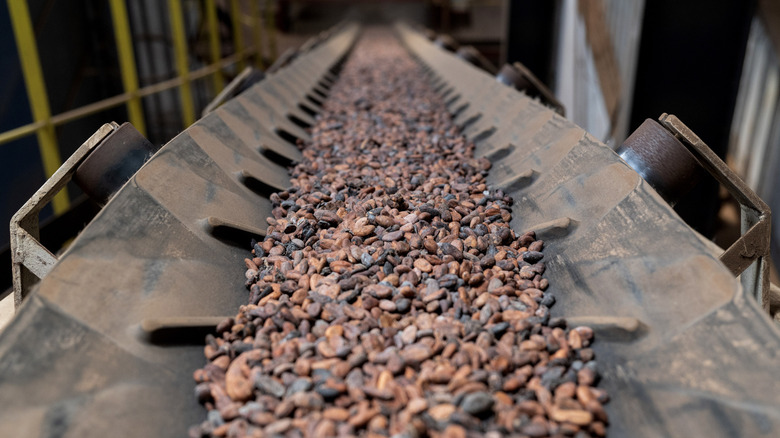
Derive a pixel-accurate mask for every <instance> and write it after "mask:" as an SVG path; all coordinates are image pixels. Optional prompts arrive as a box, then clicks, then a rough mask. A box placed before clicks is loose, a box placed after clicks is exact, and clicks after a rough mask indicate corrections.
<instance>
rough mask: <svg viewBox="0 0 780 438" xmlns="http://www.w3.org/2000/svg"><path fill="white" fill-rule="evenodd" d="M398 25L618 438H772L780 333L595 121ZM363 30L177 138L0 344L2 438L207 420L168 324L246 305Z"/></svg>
mask: <svg viewBox="0 0 780 438" xmlns="http://www.w3.org/2000/svg"><path fill="white" fill-rule="evenodd" d="M397 29H398V33H399V36H400V38H401V39H402V41H403V42H404V44H405V45H406V47H407V48H408V49H409V50H410V52H411V53H412V54H414V55H415V56H416V57H417V58H418V59H419V61H420V62H421V63H422V64H423V65H424V66H426V68H427V69H428V70H429V71H430V73H431V77H432V80H434V81H435V83H436V84H437V85H438V86H439V87H440V88H441V91H442V93H444V94H445V95H446V96H447V97H448V98H449V99H450V101H451V105H450V106H451V108H452V110H453V111H454V112H457V114H458V116H457V120H458V122H459V123H460V124H461V125H463V126H464V128H465V132H466V133H467V134H468V136H469V137H470V138H472V139H474V140H475V142H476V143H477V149H478V153H479V154H481V155H483V156H486V157H488V158H489V159H490V160H491V161H492V162H493V163H494V166H493V170H491V173H490V176H489V178H490V182H491V183H492V184H494V185H496V186H500V187H503V188H505V190H506V191H507V192H508V194H510V195H512V196H513V197H514V198H515V200H516V202H515V205H514V212H513V217H514V219H513V224H512V225H513V227H514V228H515V230H516V231H518V232H522V231H526V230H529V229H534V230H536V231H537V232H538V234H539V236H540V237H541V238H543V239H544V240H545V241H546V242H548V248H549V254H555V255H554V256H553V257H551V259H550V260H549V262H548V264H547V269H548V272H549V275H551V276H554V277H555V278H556V281H555V286H554V289H553V293H554V294H555V295H556V296H558V297H559V298H562V299H560V300H559V304H557V305H556V306H555V308H554V310H553V311H554V313H555V314H557V315H565V316H567V317H568V318H569V319H571V320H576V321H577V322H579V323H587V324H591V325H593V326H594V327H595V328H596V329H597V342H596V343H595V344H594V348H595V349H596V353H597V356H598V358H599V363H600V365H601V367H602V369H601V373H602V376H603V380H602V383H601V385H602V386H604V387H605V388H606V389H607V390H608V391H609V393H610V395H611V397H612V401H611V402H610V403H609V404H608V405H607V406H606V407H607V410H608V413H609V416H610V421H611V425H610V428H609V431H608V433H609V435H610V436H708V437H709V436H723V437H731V436H738V435H742V436H776V435H777V434H778V431H780V408H778V402H777V400H778V394H780V383H778V380H777V379H776V378H775V377H774V376H773V371H774V370H776V369H778V365H780V360H779V359H778V351H780V333H778V330H777V328H776V327H774V326H773V325H772V322H771V321H769V319H768V318H767V317H766V315H765V314H764V313H763V312H762V310H761V309H760V308H759V306H758V305H757V304H756V303H755V302H754V301H753V300H752V299H750V298H747V297H746V296H745V295H744V294H743V293H742V290H741V288H740V286H739V284H738V282H737V281H736V280H735V279H734V278H733V277H732V276H731V275H730V273H729V271H728V270H727V269H726V268H725V267H724V266H723V265H722V264H721V263H720V262H719V261H718V259H717V255H715V254H713V253H712V252H711V250H710V247H709V246H707V245H706V243H705V242H703V241H702V240H700V238H699V237H698V236H697V235H696V234H695V233H694V232H693V231H692V230H691V229H690V228H689V227H688V226H687V225H685V223H684V222H683V221H682V220H680V218H679V217H678V216H677V215H676V214H675V213H674V211H673V210H672V209H671V208H670V207H669V206H668V205H667V204H666V203H665V202H664V201H663V200H662V199H661V198H660V197H659V196H658V195H657V194H656V193H655V192H654V191H653V190H652V189H651V188H650V187H649V186H648V185H647V184H646V183H645V182H644V181H643V180H642V179H641V178H640V177H639V176H638V175H637V174H636V173H635V172H634V171H633V170H632V169H631V168H629V167H628V166H627V165H626V164H625V163H624V162H623V161H622V160H621V159H620V158H619V157H618V156H617V155H615V154H614V152H612V151H611V150H610V149H609V148H607V147H606V146H604V145H603V144H601V143H600V142H599V141H598V140H596V139H594V138H593V137H592V136H590V135H589V134H587V133H586V132H584V131H583V130H582V129H581V128H579V127H577V126H575V125H574V124H572V123H571V122H569V121H568V120H566V119H563V118H561V117H560V116H558V115H556V114H554V113H553V112H552V111H550V110H548V109H546V108H544V107H543V106H541V105H539V104H538V103H537V102H535V101H532V100H530V99H528V98H527V97H525V96H524V95H523V94H521V93H518V92H515V91H514V90H511V89H509V88H507V87H505V86H503V85H501V84H499V83H497V82H496V81H495V79H494V78H492V77H490V76H489V75H487V74H485V73H484V72H482V71H480V70H478V69H476V68H475V67H473V66H471V65H469V64H467V63H465V62H464V61H462V60H460V59H458V58H456V57H455V56H454V55H452V54H450V53H448V52H445V51H443V50H441V49H439V48H438V47H435V46H434V45H433V44H432V43H430V42H429V41H427V40H426V39H425V38H424V37H423V36H422V35H420V34H417V33H415V32H414V31H412V30H411V29H409V28H407V27H404V26H399V27H398V28H397ZM357 35H358V29H357V26H355V25H351V24H348V25H344V26H342V27H340V28H339V30H338V31H336V32H333V33H332V34H331V35H330V36H329V37H328V38H327V39H324V40H322V41H320V42H319V43H318V44H312V45H311V47H312V48H311V49H310V50H308V51H306V52H305V53H301V54H299V55H298V56H297V57H296V58H295V59H294V60H293V61H292V62H291V63H290V64H289V65H288V66H286V67H284V68H282V69H280V70H279V71H277V72H275V73H273V74H269V75H268V76H267V77H266V78H265V79H264V80H263V81H262V82H260V83H259V84H257V85H255V86H253V87H252V88H250V89H249V90H248V91H247V92H245V93H243V94H241V95H240V96H238V97H237V98H235V99H233V100H232V101H230V102H228V103H227V104H225V105H224V106H223V107H221V108H219V109H218V110H217V111H215V112H214V113H212V114H210V115H208V116H207V117H205V118H203V119H202V120H200V121H198V122H197V123H195V124H194V125H193V126H191V127H190V128H188V129H187V130H186V131H184V132H182V133H181V134H180V135H179V136H177V137H176V138H175V139H173V140H172V141H171V142H170V143H169V144H168V145H166V146H165V147H164V148H163V149H162V150H161V151H160V152H159V153H158V154H157V155H155V157H153V158H152V159H151V160H150V161H149V162H148V163H147V164H146V165H145V166H144V167H143V168H142V169H141V170H140V171H139V172H138V173H137V174H136V175H135V176H134V177H133V178H132V179H131V180H130V182H129V183H128V184H126V185H125V186H124V187H123V188H122V189H121V190H120V191H119V192H118V193H117V194H116V195H115V196H114V198H113V199H112V200H111V201H110V203H109V204H108V205H107V206H106V207H105V208H104V209H103V211H102V212H101V213H100V214H99V215H98V217H96V218H95V220H94V221H93V222H92V223H90V224H89V225H88V226H87V228H86V229H85V230H84V231H83V232H82V234H81V235H80V236H79V238H78V239H77V240H76V241H75V242H74V243H73V245H72V246H71V248H70V249H69V250H68V252H67V253H66V254H65V255H64V256H63V257H62V258H61V260H60V262H59V263H58V265H57V266H56V267H55V268H54V270H53V271H52V272H51V273H50V274H49V275H48V277H46V278H45V279H44V280H43V281H42V282H41V283H40V285H39V286H38V288H37V290H36V291H35V292H34V293H32V294H31V295H30V297H29V298H28V299H27V301H26V303H25V304H24V306H23V308H22V309H21V310H20V312H19V314H18V315H17V316H16V318H15V319H14V320H13V321H12V323H11V324H10V325H9V326H8V327H7V328H6V330H5V331H4V332H3V333H2V334H0V403H2V405H3V406H4V409H3V410H2V412H1V413H0V423H2V425H3V430H7V431H14V435H17V436H42V437H49V436H52V437H53V436H84V435H88V436H96V435H102V436H123V435H126V436H161V435H174V434H175V435H183V434H184V433H185V431H186V428H187V427H188V426H189V425H190V424H194V423H196V422H198V421H200V420H201V418H202V407H200V406H199V405H198V404H197V401H196V399H195V397H194V396H193V395H192V387H193V383H192V379H191V376H190V375H189V374H188V373H182V372H181V370H183V369H192V370H194V369H196V368H197V367H198V366H200V365H201V363H202V347H201V346H200V345H185V344H181V343H168V342H167V341H166V338H164V337H155V334H156V332H155V327H159V326H160V323H159V322H160V321H171V319H170V317H171V316H174V317H178V318H180V320H181V321H197V320H198V318H204V319H203V320H205V321H209V317H214V316H223V315H230V314H233V313H234V312H235V309H236V308H237V307H238V306H239V305H241V304H243V303H244V302H245V299H246V296H245V294H244V293H243V292H242V290H243V285H242V284H237V282H238V281H240V279H241V275H240V274H241V266H242V263H241V260H242V259H243V258H244V256H245V254H246V248H245V244H244V241H245V240H248V238H249V236H251V235H262V234H263V232H264V230H263V229H262V228H260V227H258V224H262V223H263V221H264V220H265V217H267V216H269V215H270V211H269V210H270V202H269V201H268V200H267V199H266V197H264V196H263V195H266V196H267V193H268V192H270V191H274V190H278V189H282V188H285V187H286V186H287V185H288V183H289V177H288V175H287V172H286V171H285V169H284V167H282V166H281V165H280V163H281V164H282V165H283V164H285V163H287V162H289V161H295V160H296V159H298V158H299V157H300V151H299V150H298V149H297V148H296V147H294V146H293V145H292V144H291V143H290V141H291V140H294V139H295V138H300V139H306V138H307V134H306V132H305V131H304V130H303V129H302V128H301V126H300V125H301V124H304V123H311V121H312V118H311V117H312V115H313V113H314V112H316V110H317V108H318V101H319V100H320V99H321V98H322V94H323V93H324V92H325V90H326V85H327V83H328V82H329V81H330V79H331V78H332V77H333V76H332V75H333V72H334V71H336V70H337V68H338V65H339V64H340V62H341V61H342V60H343V59H344V58H345V57H346V56H347V54H348V52H349V50H350V48H351V46H352V44H353V43H354V41H355V39H356V38H357ZM293 120H296V121H297V123H296V122H294V121H293ZM193 200H197V202H193ZM564 297H565V299H563V298H564ZM164 325H165V324H162V326H164Z"/></svg>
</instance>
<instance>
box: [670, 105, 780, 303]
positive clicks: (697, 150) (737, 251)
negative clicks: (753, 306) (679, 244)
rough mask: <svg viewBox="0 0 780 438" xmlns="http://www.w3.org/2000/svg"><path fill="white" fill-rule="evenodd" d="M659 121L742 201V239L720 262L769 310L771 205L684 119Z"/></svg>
mask: <svg viewBox="0 0 780 438" xmlns="http://www.w3.org/2000/svg"><path fill="white" fill-rule="evenodd" d="M658 121H659V122H660V123H661V125H662V126H663V127H665V128H666V129H668V130H669V132H671V133H672V134H674V136H675V137H677V139H679V140H680V141H681V142H682V143H683V145H684V146H685V147H686V148H688V150H689V151H690V152H691V153H692V154H693V156H694V157H695V158H696V160H697V161H699V163H700V164H701V166H702V167H703V168H704V169H705V170H707V172H709V174H710V175H712V176H713V177H714V178H715V179H716V180H717V181H718V182H719V183H721V184H723V186H724V187H726V189H727V190H728V192H729V193H730V194H731V195H732V196H733V197H734V199H736V200H737V202H739V205H740V210H741V221H742V236H741V237H740V238H739V239H738V240H737V241H736V242H734V243H733V244H732V245H731V246H730V247H729V248H728V249H727V250H726V251H724V252H723V254H721V256H720V261H721V262H723V264H724V265H726V267H728V268H729V269H730V270H731V272H732V273H733V274H734V275H735V276H739V275H740V274H741V277H740V278H741V282H742V287H743V288H744V290H745V291H747V292H749V293H751V294H752V295H753V296H754V297H755V299H756V301H758V302H759V303H760V304H761V306H762V307H763V308H764V309H766V310H767V311H769V307H770V306H769V301H770V300H769V296H770V290H769V239H770V233H771V219H772V213H771V211H770V209H769V206H768V205H767V204H766V203H765V202H764V201H762V200H761V198H759V197H758V195H757V194H756V193H755V192H754V191H753V190H751V189H750V187H748V185H747V184H745V182H744V181H742V179H740V178H739V176H737V174H736V173H734V171H733V170H731V169H730V168H729V167H728V166H727V165H726V163H724V162H723V160H721V159H720V158H718V156H717V155H715V153H714V152H712V150H711V149H710V148H709V147H708V146H707V144H706V143H704V142H703V141H702V140H701V139H700V138H699V137H698V136H697V135H696V134H694V133H693V131H691V130H690V128H688V127H687V126H685V124H684V123H683V122H681V121H680V119H678V118H677V117H675V116H674V115H671V114H666V113H664V114H662V115H661V117H660V118H659V119H658Z"/></svg>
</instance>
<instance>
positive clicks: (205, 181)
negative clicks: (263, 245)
mask: <svg viewBox="0 0 780 438" xmlns="http://www.w3.org/2000/svg"><path fill="white" fill-rule="evenodd" d="M357 32H358V28H357V26H356V25H351V24H348V25H344V26H342V27H341V28H340V29H339V31H338V32H335V33H333V34H332V35H331V36H330V37H329V38H328V39H326V40H322V41H320V42H319V43H318V44H316V45H313V46H312V48H311V49H310V50H309V51H307V52H305V53H300V54H299V55H298V56H297V57H296V58H295V59H294V60H292V61H291V62H290V63H289V64H288V65H287V66H286V67H284V68H283V69H281V70H278V71H277V72H276V73H274V74H269V75H268V76H267V77H266V78H265V79H264V80H263V81H262V82H261V83H259V84H257V85H255V86H254V87H253V88H251V89H249V90H248V91H246V92H245V93H243V94H241V95H239V96H238V97H237V98H235V99H233V100H230V101H229V102H227V103H225V104H224V105H222V106H221V107H219V108H218V109H216V110H215V111H214V112H212V113H210V114H209V115H208V116H206V117H205V118H203V119H201V120H199V121H198V122H196V123H195V124H194V125H193V126H191V127H190V128H188V129H187V130H185V131H184V132H182V133H181V134H180V135H178V136H177V137H176V138H174V139H173V140H171V141H170V142H169V143H168V144H167V145H166V146H164V147H163V148H162V149H161V150H160V152H159V153H157V154H156V155H155V156H154V157H153V158H152V159H151V160H150V161H149V162H147V163H146V165H145V166H144V167H143V168H141V170H139V171H138V173H136V174H135V176H133V177H132V178H131V179H130V181H129V182H128V183H127V184H125V185H124V187H122V189H120V190H119V192H117V193H116V194H115V195H114V196H113V197H112V198H111V200H110V201H109V202H108V204H107V205H106V207H105V208H104V209H103V210H102V211H101V212H100V213H99V214H98V216H97V217H96V218H95V219H94V220H93V221H92V222H91V223H90V224H89V225H88V226H87V227H86V228H85V229H84V231H83V232H82V233H81V234H80V236H79V237H78V238H77V239H76V240H75V241H74V242H73V244H72V245H71V247H70V248H69V249H68V251H67V252H66V253H65V254H64V255H63V256H62V258H61V259H60V261H59V262H58V263H57V264H56V265H55V266H54V267H53V269H51V271H50V272H49V273H48V275H47V276H46V278H45V280H44V281H42V282H41V283H40V284H39V286H38V287H37V289H36V290H35V291H34V292H33V293H32V294H31V296H30V297H29V298H28V299H27V300H25V302H24V304H23V305H22V308H21V309H20V311H19V313H18V314H17V316H16V317H15V318H14V320H13V321H12V322H11V323H10V324H9V326H8V327H7V328H6V329H5V331H3V332H2V333H0V404H2V406H3V407H4V409H3V410H2V411H0V424H2V425H3V430H6V431H14V432H13V434H14V435H16V436H41V437H54V436H58V437H59V436H168V435H179V436H181V435H186V433H187V432H186V431H187V428H188V427H189V425H190V424H194V423H196V422H197V421H199V420H200V419H201V417H202V409H203V408H202V407H201V406H199V405H198V403H197V400H196V399H195V397H194V396H192V377H191V375H189V372H188V371H187V370H190V371H194V370H195V369H197V368H198V367H199V366H200V365H202V347H201V346H198V345H192V342H193V341H194V340H195V339H198V338H199V339H201V340H202V336H203V334H204V333H205V332H206V331H208V326H209V325H210V324H213V322H214V318H215V317H220V316H222V315H229V314H232V313H235V309H236V308H238V306H239V305H241V304H243V303H244V301H245V300H246V297H245V294H243V293H242V292H241V291H242V289H243V284H237V280H240V278H241V272H239V271H237V269H238V267H239V266H241V264H242V260H243V258H244V257H245V254H246V251H247V248H248V244H249V240H250V239H251V238H252V237H257V236H261V235H263V234H264V232H265V230H264V229H263V228H261V227H260V224H264V223H265V218H266V217H268V216H270V208H271V207H270V201H269V200H268V199H267V194H268V192H269V191H276V190H280V189H283V188H286V187H287V186H288V185H289V176H288V174H287V170H286V169H285V168H284V167H282V166H280V165H279V164H278V162H289V161H290V160H295V159H297V158H298V157H300V150H299V149H298V148H297V147H296V146H295V145H294V144H292V143H290V142H289V140H288V138H289V137H288V138H285V134H284V132H288V133H290V134H291V135H294V136H297V137H299V138H306V136H307V134H306V132H305V131H303V130H301V129H300V127H299V126H297V125H296V124H294V123H293V122H291V121H290V115H291V114H292V113H293V111H295V110H298V111H300V110H299V109H298V108H299V104H301V103H302V102H303V101H304V100H305V96H306V94H308V93H309V92H311V90H314V89H316V88H318V83H319V82H320V80H321V79H322V78H326V77H330V70H331V69H332V68H337V67H338V64H339V62H340V61H341V60H342V59H343V58H344V57H345V56H346V55H347V53H348V51H349V50H350V48H351V45H352V43H353V41H354V40H355V38H356V36H357ZM292 84H295V85H294V87H296V88H294V89H292V90H291V87H293V85H292ZM279 90H283V91H284V93H282V92H279V93H275V91H279ZM269 96H274V99H275V100H271V98H270V97H269ZM266 99H268V100H266ZM280 133H281V134H280ZM47 184H49V183H47ZM44 188H45V189H47V191H46V193H50V189H51V188H50V187H48V185H47V186H44ZM44 195H45V196H49V195H47V194H44ZM264 196H265V197H264ZM36 199H40V196H39V197H38V198H36ZM47 199H50V197H49V198H47ZM26 229H29V228H26Z"/></svg>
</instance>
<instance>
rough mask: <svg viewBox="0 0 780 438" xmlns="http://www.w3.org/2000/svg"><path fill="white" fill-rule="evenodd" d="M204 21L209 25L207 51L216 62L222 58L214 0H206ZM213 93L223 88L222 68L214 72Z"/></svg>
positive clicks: (215, 93) (212, 60)
mask: <svg viewBox="0 0 780 438" xmlns="http://www.w3.org/2000/svg"><path fill="white" fill-rule="evenodd" d="M205 9H206V22H207V24H208V27H209V52H210V55H211V62H212V63H214V64H216V63H217V62H219V60H220V59H221V58H222V50H221V47H220V38H219V25H218V24H217V5H216V3H215V2H214V0H206V5H205ZM213 80H214V95H217V94H218V93H219V92H220V91H222V89H223V88H225V77H224V76H223V75H222V69H221V68H218V69H217V70H216V71H215V72H214V76H213Z"/></svg>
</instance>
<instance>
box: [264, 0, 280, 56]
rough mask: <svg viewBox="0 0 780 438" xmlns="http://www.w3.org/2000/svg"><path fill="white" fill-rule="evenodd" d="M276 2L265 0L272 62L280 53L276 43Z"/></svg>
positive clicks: (266, 23) (266, 24)
mask: <svg viewBox="0 0 780 438" xmlns="http://www.w3.org/2000/svg"><path fill="white" fill-rule="evenodd" d="M275 12H276V2H275V1H274V0H265V14H266V15H265V26H266V29H267V33H268V48H269V51H270V56H271V62H273V61H276V57H277V56H278V54H279V47H278V46H277V44H276V15H275Z"/></svg>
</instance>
